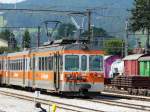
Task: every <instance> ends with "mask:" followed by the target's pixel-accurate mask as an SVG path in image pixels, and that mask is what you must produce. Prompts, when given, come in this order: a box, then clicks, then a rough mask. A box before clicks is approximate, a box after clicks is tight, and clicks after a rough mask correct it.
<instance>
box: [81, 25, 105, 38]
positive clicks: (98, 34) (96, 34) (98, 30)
mask: <svg viewBox="0 0 150 112" xmlns="http://www.w3.org/2000/svg"><path fill="white" fill-rule="evenodd" d="M92 30H93V31H92V33H93V37H101V36H106V35H107V32H106V31H105V30H104V29H102V28H97V27H93V29H92ZM88 35H89V33H88V31H85V32H83V33H82V36H83V37H88Z"/></svg>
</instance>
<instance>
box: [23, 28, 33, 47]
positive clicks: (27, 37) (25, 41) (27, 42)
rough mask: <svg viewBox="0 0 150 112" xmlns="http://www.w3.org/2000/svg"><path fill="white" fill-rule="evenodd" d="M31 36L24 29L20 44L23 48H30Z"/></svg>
mask: <svg viewBox="0 0 150 112" xmlns="http://www.w3.org/2000/svg"><path fill="white" fill-rule="evenodd" d="M30 43H31V37H30V33H29V31H28V30H27V29H26V30H25V32H24V35H23V39H22V44H23V47H24V48H30Z"/></svg>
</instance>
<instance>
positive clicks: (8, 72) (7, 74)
mask: <svg viewBox="0 0 150 112" xmlns="http://www.w3.org/2000/svg"><path fill="white" fill-rule="evenodd" d="M9 60H10V58H8V59H7V61H6V63H7V64H6V71H7V72H6V84H8V85H9V82H10V70H9Z"/></svg>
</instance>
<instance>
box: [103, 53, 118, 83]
mask: <svg viewBox="0 0 150 112" xmlns="http://www.w3.org/2000/svg"><path fill="white" fill-rule="evenodd" d="M117 59H121V58H120V56H117V55H108V56H104V78H105V81H104V82H105V84H110V82H111V79H112V78H113V76H112V74H111V73H110V72H111V66H112V63H113V62H115V61H116V60H117Z"/></svg>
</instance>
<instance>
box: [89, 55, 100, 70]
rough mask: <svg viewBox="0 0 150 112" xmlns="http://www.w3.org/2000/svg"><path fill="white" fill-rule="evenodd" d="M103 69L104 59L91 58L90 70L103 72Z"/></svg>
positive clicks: (92, 56)
mask: <svg viewBox="0 0 150 112" xmlns="http://www.w3.org/2000/svg"><path fill="white" fill-rule="evenodd" d="M102 69H103V57H102V56H98V55H91V56H89V70H90V71H102Z"/></svg>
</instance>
